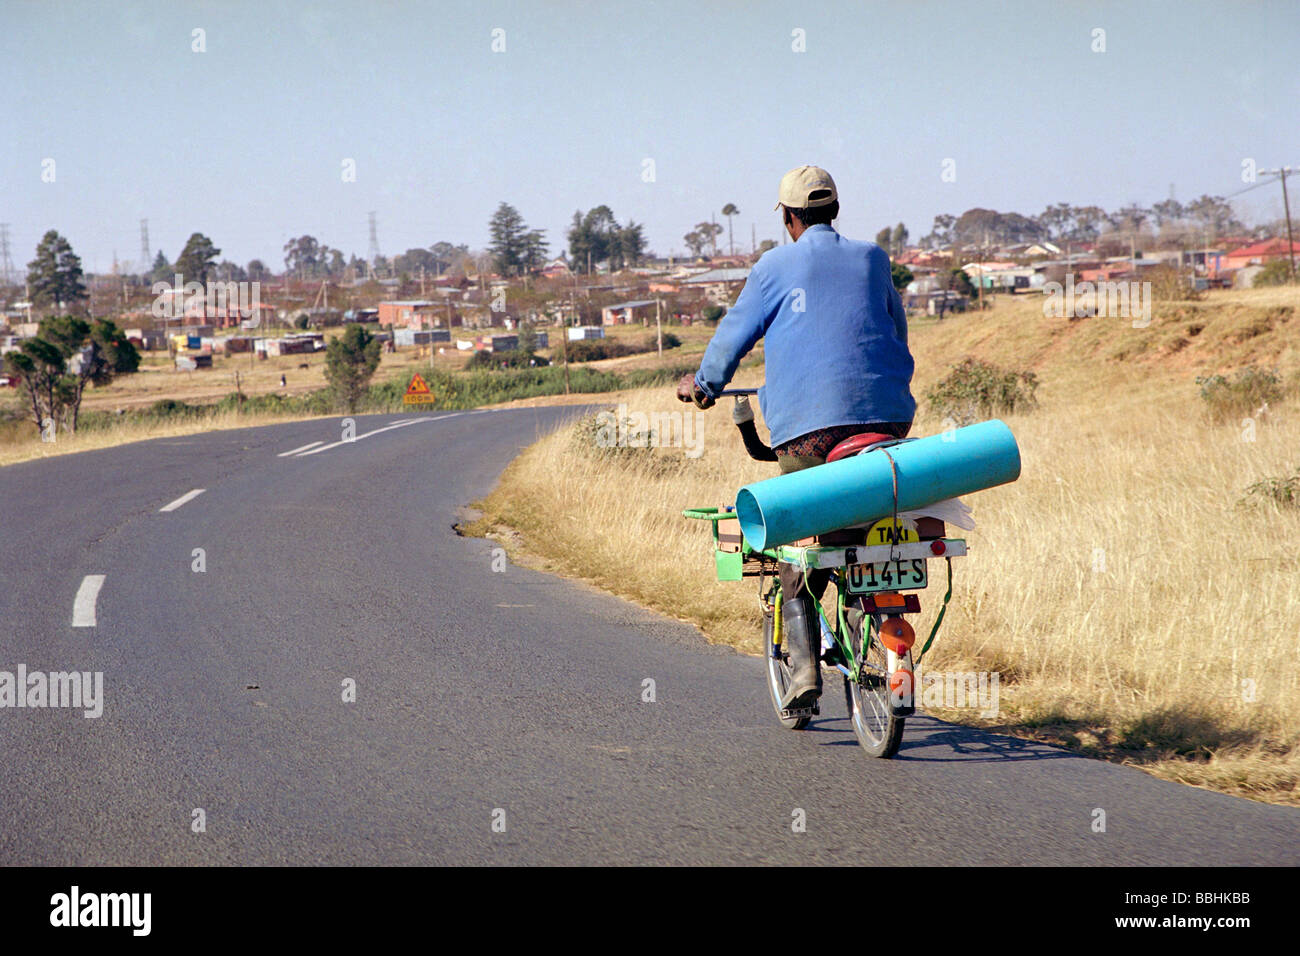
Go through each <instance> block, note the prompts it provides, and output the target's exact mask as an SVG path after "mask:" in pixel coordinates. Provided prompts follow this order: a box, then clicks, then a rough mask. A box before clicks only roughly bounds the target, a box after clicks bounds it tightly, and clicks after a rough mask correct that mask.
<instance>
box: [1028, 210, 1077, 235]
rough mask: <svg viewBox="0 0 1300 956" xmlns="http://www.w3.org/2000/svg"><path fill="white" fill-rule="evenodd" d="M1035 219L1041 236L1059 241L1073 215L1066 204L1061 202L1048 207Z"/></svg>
mask: <svg viewBox="0 0 1300 956" xmlns="http://www.w3.org/2000/svg"><path fill="white" fill-rule="evenodd" d="M1037 218H1038V224H1039V226H1041V227H1042V229H1043V235H1045V236H1046V237H1047V238H1048V239H1060V238H1063V237H1064V236H1065V234H1066V232H1067V230H1068V229H1069V227H1070V222H1071V221H1072V219H1073V218H1074V213H1073V210H1071V208H1070V204H1069V203H1068V202H1062V203H1056V204H1055V205H1052V206H1048V207H1047V208H1046V209H1044V210H1043V211H1042V212H1040V213H1039V214H1038V217H1037Z"/></svg>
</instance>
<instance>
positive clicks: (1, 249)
mask: <svg viewBox="0 0 1300 956" xmlns="http://www.w3.org/2000/svg"><path fill="white" fill-rule="evenodd" d="M13 271H14V263H13V259H12V258H10V256H9V223H7V222H0V282H3V283H4V284H5V285H8V284H9V283H10V282H12V281H13Z"/></svg>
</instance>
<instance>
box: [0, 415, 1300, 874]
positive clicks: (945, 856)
mask: <svg viewBox="0 0 1300 956" xmlns="http://www.w3.org/2000/svg"><path fill="white" fill-rule="evenodd" d="M571 414H573V409H514V410H508V411H504V410H503V411H491V412H479V413H459V414H455V415H446V413H444V417H439V416H432V415H424V416H408V417H411V418H414V417H418V418H419V419H420V420H419V421H416V422H414V423H412V424H407V425H400V426H398V427H389V426H391V425H392V424H393V423H395V422H400V421H405V420H407V418H408V417H404V416H401V415H387V416H368V417H362V418H359V419H358V420H357V434H358V436H359V438H358V440H357V441H355V442H352V443H345V444H335V443H336V442H338V441H339V439H340V434H341V433H340V425H339V422H338V421H337V420H333V421H313V422H301V423H294V424H288V425H277V426H270V427H264V428H257V429H246V430H240V431H225V432H214V433H211V434H206V435H195V436H191V437H185V438H173V439H159V440H155V441H151V442H146V443H143V444H136V445H131V446H127V447H122V448H116V449H109V450H104V451H98V452H88V453H84V454H78V455H71V456H64V457H59V458H54V459H49V460H45V461H37V462H29V463H25V464H20V465H15V466H11V467H8V468H4V469H0V509H2V513H3V535H0V540H2V541H3V543H4V550H5V556H4V559H3V561H2V562H0V670H7V671H11V672H13V671H15V669H16V668H17V666H18V665H19V664H23V665H25V666H26V667H27V669H28V670H29V671H46V672H49V671H67V670H74V669H75V670H78V671H90V672H94V671H101V672H102V673H103V675H104V678H103V679H104V692H103V696H104V710H103V715H102V716H101V717H99V718H86V717H84V716H82V713H81V711H72V710H67V709H57V710H56V709H49V708H46V709H13V708H6V709H0V754H3V758H2V760H0V768H2V769H0V863H3V864H23V863H28V864H30V863H35V864H69V865H100V864H277V863H292V864H375V863H380V864H382V863H394V864H409V863H426V864H438V863H557V864H558V863H611V864H642V863H686V864H690V863H702V864H738V863H739V864H743V863H784V864H799V863H856V864H907V863H923V864H995V863H996V864H1088V865H1102V866H1106V865H1121V864H1252V863H1273V864H1295V863H1297V862H1300V850H1298V849H1297V847H1298V846H1300V811H1297V810H1294V809H1288V808H1282V807H1270V806H1265V805H1262V804H1258V803H1254V802H1251V801H1247V800H1241V799H1236V798H1232V797H1226V796H1221V795H1218V794H1214V793H1209V792H1206V791H1202V790H1197V789H1193V788H1189V787H1183V786H1179V785H1177V784H1172V783H1166V782H1163V781H1160V780H1156V779H1153V778H1151V777H1149V776H1147V775H1145V774H1143V773H1141V772H1139V771H1136V770H1131V769H1127V768H1123V767H1119V766H1115V765H1111V764H1106V763H1101V762H1097V761H1093V760H1087V759H1084V758H1081V757H1076V756H1072V755H1070V754H1067V753H1065V752H1063V751H1060V750H1057V749H1054V748H1052V747H1048V746H1043V745H1038V744H1033V743H1028V742H1024V741H1020V740H1015V739H1011V738H1007V737H1001V736H997V735H994V734H988V733H983V732H980V731H975V730H969V729H965V728H962V727H957V726H953V725H948V724H943V723H940V722H938V721H935V720H933V719H930V718H926V717H918V718H915V719H913V720H912V721H910V722H909V724H908V729H907V733H906V736H905V738H904V741H903V746H902V750H901V751H900V753H899V755H898V757H897V758H896V759H894V760H892V761H882V760H872V759H870V758H868V757H866V756H865V755H864V753H863V752H862V751H861V749H860V748H859V747H858V746H857V744H856V742H855V740H854V737H853V734H852V731H851V730H850V729H849V726H848V723H847V720H846V719H845V715H844V710H843V706H844V705H843V699H842V695H841V694H840V693H838V680H832V681H830V682H829V686H830V688H831V689H832V690H834V691H835V692H833V693H829V694H828V695H827V698H826V704H825V706H824V708H823V715H822V717H821V718H820V719H819V720H817V721H816V722H815V723H814V724H813V726H812V728H811V729H810V730H809V731H807V732H804V733H793V732H790V731H786V730H783V729H782V728H781V727H780V726H778V725H777V723H776V721H775V719H774V717H773V715H772V712H771V709H770V705H769V703H768V700H767V692H766V689H765V687H764V683H763V679H764V678H763V663H762V661H760V660H758V659H756V658H750V657H745V656H741V655H739V654H736V653H734V652H731V651H728V650H725V649H721V648H716V647H710V646H708V645H707V644H706V643H705V642H704V640H703V639H702V638H701V636H700V635H699V633H698V632H697V631H695V630H694V629H693V628H691V627H689V626H686V625H684V624H681V623H679V622H676V621H672V620H669V619H667V618H664V617H661V616H658V615H656V614H652V613H649V612H646V611H643V610H640V609H638V608H636V607H632V606H629V605H627V604H625V603H623V602H621V601H618V600H616V599H614V598H611V597H608V596H605V595H602V594H599V593H595V592H593V591H592V590H591V589H589V588H586V587H584V586H582V585H577V584H572V583H569V582H566V581H564V580H561V579H559V578H555V577H551V576H548V575H545V574H541V573H537V572H534V571H530V570H526V569H522V568H518V567H515V566H513V565H510V566H508V567H507V568H506V569H505V570H504V571H502V572H494V571H493V570H492V565H493V553H492V548H493V545H492V544H491V543H490V542H487V541H481V540H474V539H465V538H460V537H458V536H457V535H456V534H455V533H454V531H453V529H452V525H453V523H454V522H455V520H456V517H457V512H458V509H459V508H460V506H462V505H463V504H466V503H468V502H470V501H472V500H473V499H475V498H477V497H479V496H481V495H482V494H483V493H484V492H486V491H487V490H488V489H489V488H490V487H491V486H492V484H493V482H494V481H495V479H496V476H497V474H498V473H499V472H500V470H501V468H502V467H503V466H504V465H505V464H506V463H507V462H508V461H509V460H510V458H511V457H512V456H513V455H514V454H515V453H516V452H517V450H518V449H520V448H521V447H523V446H525V445H527V444H528V443H529V442H531V441H532V440H533V439H534V438H535V437H537V436H538V435H539V434H540V433H542V432H544V431H545V430H547V429H549V428H550V427H551V426H552V425H554V424H555V423H556V422H558V421H560V420H561V419H562V418H564V417H565V416H567V415H571ZM378 428H386V429H387V430H384V431H379V432H375V433H373V434H371V432H373V431H374V430H375V429H378ZM362 436H364V437H362ZM309 443H316V444H314V445H313V446H312V448H308V449H306V450H305V451H298V452H297V453H296V454H286V453H289V452H294V451H295V450H297V449H300V448H302V446H304V445H308V444H309ZM313 449H314V450H313ZM195 489H204V490H203V492H202V493H201V494H198V495H197V496H194V497H192V498H190V499H188V500H186V501H184V502H183V503H182V504H179V505H178V506H176V507H175V508H174V509H173V510H170V511H161V510H160V509H162V508H163V507H164V506H166V505H168V504H169V503H171V502H174V501H176V500H177V499H179V498H181V497H182V496H184V495H186V494H187V493H189V492H191V491H194V490H195ZM597 517H598V516H597ZM613 530H614V529H611V533H612V532H613ZM195 549H202V557H203V561H204V562H205V568H206V569H205V570H203V571H202V572H199V571H196V570H194V567H195V562H196V557H195ZM691 559H692V560H695V559H697V558H696V557H695V556H692V558H691ZM698 560H699V563H700V573H701V575H707V574H709V573H711V571H710V565H709V562H708V560H707V555H705V554H701V555H699V556H698ZM87 575H103V576H104V577H103V582H102V585H101V587H100V589H99V591H98V594H97V596H96V597H95V598H94V599H93V600H87V599H83V601H82V602H81V603H82V606H81V614H82V617H83V623H84V622H85V620H86V619H87V618H86V616H87V615H90V614H93V620H94V624H93V626H74V623H73V622H74V603H75V602H76V598H77V595H78V593H79V592H80V591H82V589H83V581H84V580H85V578H86V576H87ZM737 586H741V585H737ZM746 586H747V585H746ZM646 678H650V679H653V680H654V682H655V690H656V698H657V699H656V701H655V702H654V703H644V702H642V699H641V697H642V687H643V681H644V680H645V679H646ZM347 681H355V687H356V700H355V702H345V701H344V700H343V696H344V685H345V682H347ZM196 810H202V811H203V814H202V816H203V822H204V824H205V826H204V828H203V829H202V832H195V828H194V822H195V820H196V814H195V811H196ZM1098 810H1101V811H1104V814H1105V829H1104V832H1098V831H1097V830H1096V829H1095V827H1094V821H1096V820H1097V819H1098V815H1097V811H1098ZM800 811H802V815H803V817H804V818H806V828H805V829H804V830H803V832H796V829H795V828H794V827H793V826H792V824H793V823H794V822H795V821H796V820H797V818H798V817H799V812H800ZM502 825H504V829H502Z"/></svg>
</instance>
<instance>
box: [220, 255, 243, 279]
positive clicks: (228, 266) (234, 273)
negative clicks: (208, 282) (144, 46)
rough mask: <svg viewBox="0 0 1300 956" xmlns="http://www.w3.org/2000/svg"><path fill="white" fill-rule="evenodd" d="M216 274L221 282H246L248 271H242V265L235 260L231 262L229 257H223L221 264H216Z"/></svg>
mask: <svg viewBox="0 0 1300 956" xmlns="http://www.w3.org/2000/svg"><path fill="white" fill-rule="evenodd" d="M217 275H218V276H220V277H221V281H223V282H247V281H248V273H247V272H245V271H244V268H243V266H241V265H239V263H237V262H231V261H230V260H229V259H223V260H222V261H221V265H219V266H217Z"/></svg>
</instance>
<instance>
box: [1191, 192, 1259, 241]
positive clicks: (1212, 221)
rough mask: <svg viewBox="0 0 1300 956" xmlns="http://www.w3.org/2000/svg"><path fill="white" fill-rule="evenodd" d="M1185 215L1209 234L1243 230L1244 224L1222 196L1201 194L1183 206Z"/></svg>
mask: <svg viewBox="0 0 1300 956" xmlns="http://www.w3.org/2000/svg"><path fill="white" fill-rule="evenodd" d="M1185 212H1186V214H1187V217H1188V218H1189V219H1191V220H1192V221H1193V222H1195V223H1196V224H1197V226H1198V227H1199V228H1200V229H1201V231H1202V232H1205V233H1208V234H1210V235H1220V236H1221V235H1224V234H1225V233H1230V232H1238V231H1242V230H1244V228H1245V227H1244V226H1242V224H1241V223H1240V222H1238V221H1237V217H1236V216H1235V215H1233V212H1232V206H1231V205H1229V203H1228V201H1227V200H1226V199H1224V198H1223V197H1222V196H1201V198H1200V199H1196V200H1194V201H1192V202H1190V203H1188V204H1187V206H1186V207H1185Z"/></svg>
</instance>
